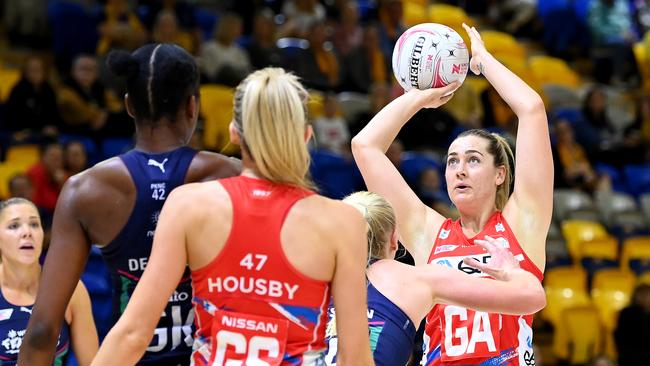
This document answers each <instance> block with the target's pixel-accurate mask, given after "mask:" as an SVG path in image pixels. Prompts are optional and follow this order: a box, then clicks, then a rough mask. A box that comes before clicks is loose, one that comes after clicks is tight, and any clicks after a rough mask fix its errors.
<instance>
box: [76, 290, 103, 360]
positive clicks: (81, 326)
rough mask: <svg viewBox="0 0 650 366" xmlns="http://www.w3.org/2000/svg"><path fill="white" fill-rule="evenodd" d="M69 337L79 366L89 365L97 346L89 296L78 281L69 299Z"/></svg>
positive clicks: (97, 341)
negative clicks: (70, 315) (70, 314)
mask: <svg viewBox="0 0 650 366" xmlns="http://www.w3.org/2000/svg"><path fill="white" fill-rule="evenodd" d="M70 310H71V312H72V318H71V319H70V339H71V344H72V350H73V351H74V355H75V357H76V358H77V363H78V364H79V366H89V365H90V362H91V361H92V360H93V357H95V354H96V353H97V349H98V348H99V340H98V338H97V329H96V328H95V320H94V319H93V313H92V306H91V305H90V296H88V291H87V290H86V286H84V284H83V283H82V282H81V281H80V282H79V284H78V285H77V289H76V290H75V291H74V294H72V299H71V300H70Z"/></svg>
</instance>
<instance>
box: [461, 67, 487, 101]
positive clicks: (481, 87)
mask: <svg viewBox="0 0 650 366" xmlns="http://www.w3.org/2000/svg"><path fill="white" fill-rule="evenodd" d="M463 85H467V86H468V87H470V88H472V89H474V91H475V92H476V94H478V95H481V94H482V93H483V92H484V91H485V89H487V88H488V87H489V86H490V83H489V82H488V81H487V80H485V78H484V77H482V76H474V74H473V73H472V72H471V71H468V72H467V77H466V78H465V81H464V82H463Z"/></svg>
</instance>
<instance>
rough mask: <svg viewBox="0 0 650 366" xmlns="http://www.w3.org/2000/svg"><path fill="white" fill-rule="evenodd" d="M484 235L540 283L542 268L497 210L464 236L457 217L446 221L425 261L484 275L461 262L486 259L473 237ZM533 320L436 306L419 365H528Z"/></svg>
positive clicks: (429, 319)
mask: <svg viewBox="0 0 650 366" xmlns="http://www.w3.org/2000/svg"><path fill="white" fill-rule="evenodd" d="M486 235H489V236H491V237H493V238H495V239H496V240H497V241H499V242H500V243H501V244H502V245H504V246H505V247H506V248H508V249H509V250H510V252H511V253H512V254H513V255H514V257H515V258H516V259H517V260H518V261H519V264H520V266H521V268H523V269H524V270H526V271H528V272H530V273H532V274H534V275H535V276H536V277H537V278H538V279H539V280H540V282H541V281H542V279H543V274H542V272H541V271H540V270H539V269H538V268H537V267H536V266H535V264H534V263H533V262H532V261H531V260H530V258H528V256H527V255H526V253H524V251H523V249H522V248H521V246H520V245H519V242H518V241H517V238H515V235H514V233H513V232H512V229H511V228H510V227H509V226H508V223H507V222H506V220H505V218H504V217H503V215H502V214H501V212H496V213H494V214H493V215H492V216H491V217H490V219H489V220H488V222H487V223H486V224H485V227H484V228H483V230H482V231H481V232H480V233H478V234H477V235H476V236H475V237H473V238H467V237H466V236H465V235H464V234H463V229H462V227H461V225H460V221H452V220H451V219H447V220H446V221H445V222H444V223H443V224H442V227H441V228H440V231H439V232H438V236H437V238H436V240H435V243H434V245H433V249H432V250H431V254H430V256H429V263H436V264H439V265H443V266H448V267H451V268H457V269H458V270H460V271H463V272H465V273H467V274H469V275H472V276H478V277H489V276H488V275H486V274H484V273H482V272H481V271H479V270H477V269H475V268H472V267H469V266H467V265H465V264H464V263H463V258H465V257H472V258H475V259H478V260H479V261H481V262H483V263H488V262H489V259H490V254H489V253H486V252H485V250H484V249H483V248H482V247H480V246H478V245H475V244H474V239H483V238H484V237H485V236H486ZM532 323H533V316H532V315H521V316H518V315H503V314H494V313H485V312H481V311H474V310H471V309H467V308H464V307H460V306H452V305H441V304H438V305H435V306H434V308H433V309H432V310H431V312H430V313H429V314H428V315H427V318H426V328H425V332H424V333H425V334H424V356H423V359H422V362H421V365H425V366H440V365H468V364H471V365H485V366H488V365H489V366H506V365H508V366H526V365H530V364H531V360H533V357H534V356H533V347H532V346H533V330H532V328H531V325H532Z"/></svg>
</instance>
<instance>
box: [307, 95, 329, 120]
mask: <svg viewBox="0 0 650 366" xmlns="http://www.w3.org/2000/svg"><path fill="white" fill-rule="evenodd" d="M324 99H325V98H324V96H323V93H322V92H319V91H317V90H310V91H309V100H308V101H307V114H308V115H309V119H311V120H314V119H315V118H318V117H321V116H322V115H323V113H324V110H325V104H324V103H323V100H324Z"/></svg>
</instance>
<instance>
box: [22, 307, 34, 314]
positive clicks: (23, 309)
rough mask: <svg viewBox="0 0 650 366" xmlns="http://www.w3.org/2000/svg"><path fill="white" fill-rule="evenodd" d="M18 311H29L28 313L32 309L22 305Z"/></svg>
mask: <svg viewBox="0 0 650 366" xmlns="http://www.w3.org/2000/svg"><path fill="white" fill-rule="evenodd" d="M20 311H22V312H25V313H30V314H31V313H32V309H30V308H26V307H24V306H21V307H20Z"/></svg>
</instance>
